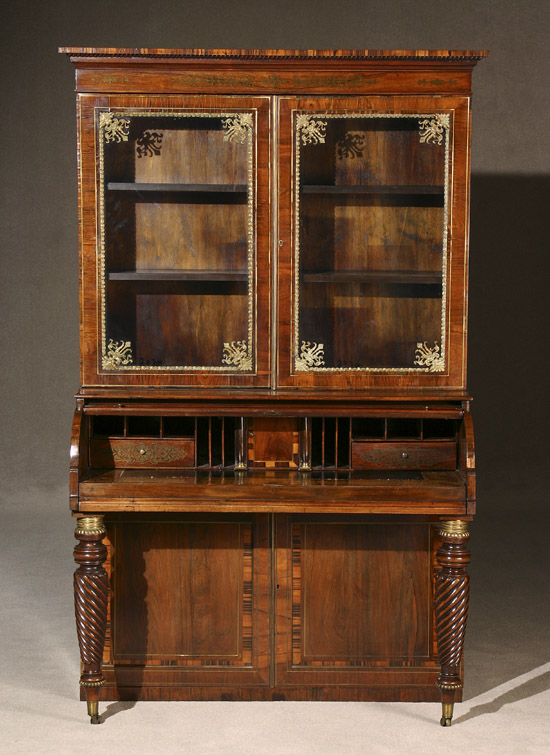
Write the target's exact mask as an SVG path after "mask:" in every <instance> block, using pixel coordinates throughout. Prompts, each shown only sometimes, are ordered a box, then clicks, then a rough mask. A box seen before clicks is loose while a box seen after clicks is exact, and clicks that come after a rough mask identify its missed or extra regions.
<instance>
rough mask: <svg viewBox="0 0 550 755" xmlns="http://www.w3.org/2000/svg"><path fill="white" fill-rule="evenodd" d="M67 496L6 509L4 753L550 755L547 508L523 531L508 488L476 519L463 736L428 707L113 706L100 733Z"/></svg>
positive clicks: (458, 712)
mask: <svg viewBox="0 0 550 755" xmlns="http://www.w3.org/2000/svg"><path fill="white" fill-rule="evenodd" d="M490 492H491V491H486V496H487V495H488V494H489V493H490ZM508 492H510V494H511V495H510V501H511V500H512V498H515V500H516V502H517V498H516V495H517V493H518V491H513V490H512V491H508ZM524 495H526V493H525V492H524ZM528 498H529V501H531V502H536V501H537V500H538V501H542V503H544V501H545V500H546V496H537V495H534V492H533V491H531V494H530V495H529V496H528ZM65 499H66V495H65V491H64V490H60V491H54V493H50V494H48V495H47V496H45V497H44V494H42V495H41V496H40V497H39V496H37V495H36V496H33V495H32V494H29V493H28V492H27V493H26V494H25V507H24V512H23V510H22V508H21V507H20V506H18V505H17V503H18V501H17V500H16V499H15V498H14V497H12V498H11V500H7V501H6V503H5V504H4V505H3V506H2V524H3V526H2V535H1V542H0V556H1V558H2V566H1V568H0V579H1V583H2V584H1V593H0V594H1V595H2V602H1V604H0V618H1V621H2V628H1V633H0V638H1V640H0V642H1V646H0V652H1V653H2V658H1V659H0V679H1V681H0V753H1V755H4V753H6V755H11V754H12V753H13V754H14V755H15V754H17V753H25V755H34V753H54V752H55V753H56V754H57V755H65V753H67V754H68V755H69V754H70V755H72V754H73V753H78V755H87V754H88V753H90V754H91V753H94V755H96V754H98V755H99V754H100V753H107V754H110V753H114V754H117V755H118V753H120V754H121V755H123V754H124V753H132V755H139V754H141V753H146V754H148V753H157V752H161V753H163V754H164V753H185V755H199V754H200V755H205V754H208V753H219V754H221V755H233V753H235V755H237V753H238V755H264V754H265V755H283V754H284V755H298V754H299V755H302V753H303V754H304V755H347V754H349V755H355V753H357V754H359V753H407V755H409V754H412V753H423V754H424V755H430V754H431V753H434V754H435V753H437V754H438V755H442V754H443V753H445V755H446V754H447V753H450V754H452V753H455V752H456V753H461V755H469V754H470V753H472V754H473V755H477V753H479V754H480V755H484V754H485V753H491V755H492V754H493V753H495V754H496V753H498V754H499V755H507V754H508V753H510V755H517V754H520V755H531V754H533V755H538V753H541V755H542V754H543V753H544V755H548V753H550V615H549V613H550V611H549V609H550V606H549V603H550V601H549V588H548V584H549V574H550V569H549V568H548V567H549V563H548V562H549V553H550V549H549V548H548V545H547V538H546V537H545V535H544V532H547V528H544V527H538V528H537V527H534V528H533V525H535V523H536V522H538V523H539V524H540V521H541V520H540V509H539V514H538V516H537V512H536V511H535V510H533V511H532V517H530V516H529V515H528V514H526V519H525V520H524V521H523V522H522V523H519V522H518V521H517V520H516V522H515V524H514V526H513V527H511V526H510V520H511V518H510V519H509V518H508V517H507V515H506V511H507V510H509V511H510V512H511V510H512V509H511V508H510V507H507V504H506V495H505V494H504V493H503V491H500V493H499V504H500V506H501V513H502V517H500V518H499V522H498V523H497V522H496V521H495V520H493V521H484V520H483V517H481V516H480V517H478V519H477V520H476V535H475V539H474V538H472V540H473V542H472V550H473V553H474V560H473V562H472V567H471V568H470V573H471V575H472V588H473V590H472V604H471V615H470V622H469V627H468V638H467V661H466V679H467V681H466V689H465V702H463V703H461V704H457V706H456V709H455V718H454V721H453V726H452V727H451V728H450V729H444V728H442V727H440V726H439V716H440V706H439V705H435V704H427V703H426V704H403V703H399V704H398V703H286V702H274V703H228V702H206V703H205V702H203V703H198V702H194V703H137V704H133V703H100V713H101V714H102V717H103V718H104V719H105V722H104V723H103V724H102V725H100V726H90V725H89V724H88V723H87V721H88V719H87V716H86V706H85V703H81V702H80V701H79V700H78V687H77V679H78V674H79V670H78V651H77V646H76V637H75V633H74V628H73V614H72V611H73V609H72V593H71V582H72V570H73V566H72V559H71V550H72V547H73V543H74V542H75V541H73V539H72V530H73V523H72V521H71V519H70V517H69V516H68V515H67V510H66V505H65V503H66V500H65ZM546 505H547V504H546ZM533 508H536V504H535V503H533ZM546 516H547V515H546ZM530 520H531V521H530ZM527 535H529V537H527ZM503 554H505V555H503ZM474 564H475V566H474ZM514 580H515V581H514Z"/></svg>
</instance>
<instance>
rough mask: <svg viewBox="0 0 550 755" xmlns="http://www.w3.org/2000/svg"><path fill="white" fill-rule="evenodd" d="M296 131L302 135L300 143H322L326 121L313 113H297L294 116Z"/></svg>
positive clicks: (325, 130)
mask: <svg viewBox="0 0 550 755" xmlns="http://www.w3.org/2000/svg"><path fill="white" fill-rule="evenodd" d="M296 131H297V133H298V134H300V135H301V137H302V144H304V145H305V144H324V143H325V137H326V135H327V122H326V121H321V120H319V118H316V117H315V116H314V115H310V114H301V115H300V114H298V115H297V116H296Z"/></svg>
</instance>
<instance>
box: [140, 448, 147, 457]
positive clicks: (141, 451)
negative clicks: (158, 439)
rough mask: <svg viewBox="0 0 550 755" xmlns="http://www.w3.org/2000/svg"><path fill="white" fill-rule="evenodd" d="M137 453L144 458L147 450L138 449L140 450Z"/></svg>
mask: <svg viewBox="0 0 550 755" xmlns="http://www.w3.org/2000/svg"><path fill="white" fill-rule="evenodd" d="M139 452H140V454H141V455H142V456H145V454H146V453H147V449H146V448H140V449H139Z"/></svg>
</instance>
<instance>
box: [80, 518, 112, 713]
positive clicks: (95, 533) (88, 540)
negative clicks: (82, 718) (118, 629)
mask: <svg viewBox="0 0 550 755" xmlns="http://www.w3.org/2000/svg"><path fill="white" fill-rule="evenodd" d="M74 535H75V537H76V538H77V540H79V541H80V542H79V544H78V545H77V546H76V548H75V549H74V560H75V561H76V563H77V564H78V569H77V570H76V572H75V574H74V606H75V616H76V631H77V635H78V645H79V647H80V658H81V660H82V664H83V666H84V669H83V671H82V674H81V677H80V686H81V687H85V688H86V702H87V705H88V715H89V716H90V722H91V723H92V724H99V723H101V719H100V718H99V715H98V701H99V687H101V686H102V685H103V684H105V678H104V676H103V673H102V670H101V663H102V659H103V648H104V646H105V632H106V629H107V597H108V583H107V572H106V571H105V569H104V568H103V564H104V563H105V559H106V557H107V548H106V547H105V545H104V544H103V543H102V542H101V541H102V539H103V536H104V535H105V525H104V523H103V517H101V516H86V517H82V518H80V519H79V520H78V523H77V526H76V530H75V533H74Z"/></svg>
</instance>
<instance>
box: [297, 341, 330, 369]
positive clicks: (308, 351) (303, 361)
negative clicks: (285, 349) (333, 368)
mask: <svg viewBox="0 0 550 755" xmlns="http://www.w3.org/2000/svg"><path fill="white" fill-rule="evenodd" d="M324 363H325V344H324V343H316V342H315V341H314V342H313V343H312V342H311V341H302V345H301V347H300V356H299V357H297V358H296V367H295V368H296V371H297V372H306V371H307V370H310V369H311V368H312V367H322V366H323V365H324Z"/></svg>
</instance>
